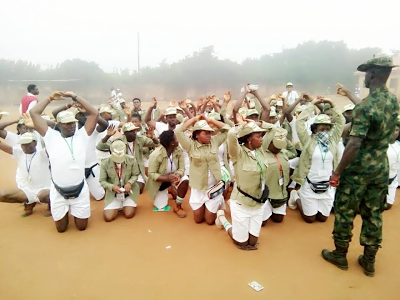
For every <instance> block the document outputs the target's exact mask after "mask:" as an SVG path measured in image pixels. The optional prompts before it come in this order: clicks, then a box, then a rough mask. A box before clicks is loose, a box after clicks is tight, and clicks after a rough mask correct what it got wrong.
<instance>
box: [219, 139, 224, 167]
mask: <svg viewBox="0 0 400 300" xmlns="http://www.w3.org/2000/svg"><path fill="white" fill-rule="evenodd" d="M224 153H225V144H222V145H220V146H219V147H218V160H219V164H220V165H221V167H223V166H224V165H225V163H224Z"/></svg>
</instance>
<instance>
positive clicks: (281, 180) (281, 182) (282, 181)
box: [279, 177, 284, 186]
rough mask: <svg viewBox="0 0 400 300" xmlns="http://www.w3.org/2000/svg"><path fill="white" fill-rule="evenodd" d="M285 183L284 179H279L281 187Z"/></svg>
mask: <svg viewBox="0 0 400 300" xmlns="http://www.w3.org/2000/svg"><path fill="white" fill-rule="evenodd" d="M283 183H284V180H283V177H281V178H279V185H280V186H282V185H283Z"/></svg>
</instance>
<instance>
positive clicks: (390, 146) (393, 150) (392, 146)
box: [390, 144, 400, 162]
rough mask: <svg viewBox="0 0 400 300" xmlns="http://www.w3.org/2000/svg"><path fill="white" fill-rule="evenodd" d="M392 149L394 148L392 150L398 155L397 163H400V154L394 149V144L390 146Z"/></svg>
mask: <svg viewBox="0 0 400 300" xmlns="http://www.w3.org/2000/svg"><path fill="white" fill-rule="evenodd" d="M390 147H391V148H392V150H393V151H394V153H396V162H399V155H400V152H397V151H396V149H394V147H393V145H392V144H390Z"/></svg>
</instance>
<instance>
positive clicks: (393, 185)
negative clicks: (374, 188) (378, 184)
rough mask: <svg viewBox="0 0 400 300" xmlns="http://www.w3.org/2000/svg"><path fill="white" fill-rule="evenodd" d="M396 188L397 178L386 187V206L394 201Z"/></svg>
mask: <svg viewBox="0 0 400 300" xmlns="http://www.w3.org/2000/svg"><path fill="white" fill-rule="evenodd" d="M397 186H398V182H397V178H396V179H395V180H393V182H392V183H391V184H389V187H388V194H387V196H386V202H387V203H388V204H392V205H393V203H394V200H395V199H396V190H397Z"/></svg>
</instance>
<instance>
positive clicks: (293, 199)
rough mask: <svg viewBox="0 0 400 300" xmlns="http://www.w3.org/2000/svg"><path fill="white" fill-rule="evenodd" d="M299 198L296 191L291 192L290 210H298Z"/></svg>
mask: <svg viewBox="0 0 400 300" xmlns="http://www.w3.org/2000/svg"><path fill="white" fill-rule="evenodd" d="M298 198H299V194H298V193H297V191H296V190H293V191H291V192H290V198H289V201H288V205H289V208H291V209H293V210H296V209H297V202H296V200H297V199H298Z"/></svg>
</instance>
